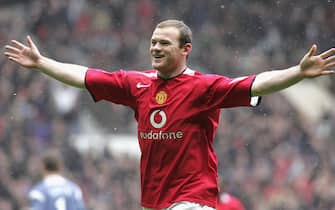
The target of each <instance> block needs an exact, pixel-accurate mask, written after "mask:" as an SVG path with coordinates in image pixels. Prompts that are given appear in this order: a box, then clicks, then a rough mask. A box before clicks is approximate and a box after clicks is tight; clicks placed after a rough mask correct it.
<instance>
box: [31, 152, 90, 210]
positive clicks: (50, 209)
mask: <svg viewBox="0 0 335 210" xmlns="http://www.w3.org/2000/svg"><path fill="white" fill-rule="evenodd" d="M28 198H29V202H30V209H31V210H84V209H85V207H84V201H83V196H82V191H81V189H80V187H79V186H78V185H77V184H76V183H74V182H72V181H70V180H69V179H67V178H65V177H64V176H62V175H61V173H60V160H59V158H58V157H57V156H55V155H54V154H52V153H49V154H47V155H45V156H44V158H43V180H41V181H40V182H39V183H37V184H36V185H35V186H33V188H32V189H31V190H30V191H29V194H28Z"/></svg>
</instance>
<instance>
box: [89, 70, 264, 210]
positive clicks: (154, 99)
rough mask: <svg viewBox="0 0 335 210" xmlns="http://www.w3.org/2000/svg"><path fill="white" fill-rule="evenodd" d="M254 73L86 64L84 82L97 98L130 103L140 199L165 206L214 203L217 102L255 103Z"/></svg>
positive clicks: (220, 104)
mask: <svg viewBox="0 0 335 210" xmlns="http://www.w3.org/2000/svg"><path fill="white" fill-rule="evenodd" d="M254 78H255V76H254V75H252V76H248V77H240V78H236V79H230V78H227V77H224V76H218V75H210V74H201V73H199V72H197V71H194V70H191V69H186V70H185V71H184V72H183V73H182V74H180V75H178V76H177V77H174V78H172V79H167V80H165V79H161V78H159V77H158V76H157V71H156V70H147V71H123V70H120V71H117V72H112V73H110V72H105V71H101V70H96V69H89V70H88V71H87V74H86V79H85V83H86V88H87V89H88V91H89V92H90V93H91V95H92V97H93V99H94V100H95V101H99V100H107V101H111V102H113V103H117V104H123V105H126V106H129V107H131V108H132V109H133V110H134V112H135V118H136V120H137V122H138V141H139V145H140V150H141V162H140V168H141V173H140V174H141V204H142V206H144V207H146V208H153V209H161V208H167V207H169V206H170V205H171V204H173V203H175V202H178V201H189V202H195V203H199V204H201V205H207V206H211V207H213V208H215V206H216V202H217V197H218V175H217V158H216V155H215V153H214V150H213V139H214V136H215V130H216V128H217V126H218V122H219V114H220V109H221V108H226V107H235V106H251V105H252V103H254V104H253V105H256V103H258V100H251V99H252V98H251V96H250V93H251V85H252V82H253V80H254Z"/></svg>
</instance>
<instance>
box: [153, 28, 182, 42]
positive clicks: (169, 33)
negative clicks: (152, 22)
mask: <svg viewBox="0 0 335 210" xmlns="http://www.w3.org/2000/svg"><path fill="white" fill-rule="evenodd" d="M179 36H180V33H179V30H178V29H177V28H175V27H164V28H156V29H155V30H154V32H153V33H152V37H151V39H152V40H161V39H165V40H170V41H178V40H179Z"/></svg>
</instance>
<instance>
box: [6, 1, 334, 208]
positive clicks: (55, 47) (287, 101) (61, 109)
mask: <svg viewBox="0 0 335 210" xmlns="http://www.w3.org/2000/svg"><path fill="white" fill-rule="evenodd" d="M171 18H176V19H181V20H183V21H184V22H185V23H186V24H188V25H189V26H190V27H191V29H192V30H193V36H194V41H193V51H192V54H191V56H190V59H189V67H190V68H192V69H197V70H199V71H201V72H205V73H216V74H223V75H226V76H229V77H237V76H243V75H248V74H257V73H260V72H262V71H264V70H270V69H281V68H286V67H289V66H291V65H296V64H297V63H298V62H299V60H300V59H301V57H302V56H303V55H304V54H305V53H306V52H307V51H308V49H309V48H310V47H311V45H312V44H313V43H315V44H317V45H318V47H319V51H321V50H322V51H323V50H327V49H329V48H331V47H334V46H335V3H334V0H328V1H327V0H317V1H316V0H314V1H312V0H308V1H307V0H296V1H291V0H276V1H266V0H257V1H256V0H255V1H247V0H235V1H229V0H209V1H191V0H183V1H177V0H156V1H154V0H128V1H124V0H57V1H55V0H0V44H1V46H4V45H6V44H8V43H9V42H10V40H11V39H17V40H20V41H25V40H24V39H25V36H26V35H28V34H29V35H31V36H32V38H33V40H34V41H35V42H36V43H37V45H38V46H39V48H40V51H41V53H42V54H44V55H46V56H50V57H52V58H54V59H56V60H59V61H63V62H71V63H77V64H81V65H86V66H89V67H96V68H102V69H105V70H108V71H115V70H117V69H120V68H122V69H139V70H141V69H149V68H151V66H150V56H149V43H150V42H149V41H150V37H151V34H152V31H153V29H154V27H155V25H156V24H157V23H158V22H159V21H161V20H164V19H171ZM2 51H3V48H2ZM334 78H335V77H334V76H327V77H322V78H318V79H316V80H311V81H308V80H307V81H304V82H302V83H301V84H299V85H297V86H295V87H291V88H289V89H287V90H285V91H282V92H280V93H276V94H273V95H271V96H266V97H263V100H262V103H261V105H260V106H259V107H257V108H233V109H226V110H223V111H222V116H221V124H220V126H219V128H218V133H217V136H216V139H215V143H214V144H215V145H214V146H215V150H216V152H217V156H218V158H219V175H220V180H224V182H225V190H227V191H229V192H231V193H232V194H234V195H236V196H238V197H239V198H241V200H242V202H243V203H244V204H245V206H246V208H247V209H248V210H282V209H283V210H284V209H285V210H300V209H304V210H320V209H324V210H334V209H335V199H334V198H335V187H334V186H335V176H334V174H335V111H334V107H335V103H334V97H335V80H334ZM0 145H1V146H0V209H1V210H19V209H23V208H24V207H25V206H26V205H27V201H26V194H27V191H28V190H29V188H30V187H31V186H32V185H33V184H34V183H36V181H38V180H39V178H40V172H39V165H38V164H37V163H38V160H39V158H40V156H39V155H40V153H41V152H42V151H44V150H46V149H47V148H56V149H58V150H59V151H60V152H61V153H62V155H63V157H64V158H65V160H66V162H65V164H66V174H67V176H69V177H70V178H72V179H73V180H74V181H76V182H77V183H79V184H80V186H81V187H82V188H83V190H84V196H85V201H86V203H87V205H88V209H89V210H93V209H96V210H111V209H118V210H123V209H124V210H138V209H140V204H139V202H140V188H139V185H140V181H139V159H138V157H139V151H138V145H137V140H136V122H135V120H134V118H133V112H132V111H131V110H130V109H128V108H125V107H122V106H118V105H114V104H110V103H106V102H99V103H97V104H95V103H94V102H93V100H92V99H91V97H90V95H89V94H88V93H87V91H83V90H77V89H75V88H72V87H67V86H65V85H62V84H61V83H59V82H57V81H53V80H51V79H49V78H47V77H46V76H45V75H42V74H39V73H36V72H35V71H30V70H26V69H23V68H20V67H18V66H17V65H15V64H13V63H10V62H8V61H6V59H5V57H4V56H0Z"/></svg>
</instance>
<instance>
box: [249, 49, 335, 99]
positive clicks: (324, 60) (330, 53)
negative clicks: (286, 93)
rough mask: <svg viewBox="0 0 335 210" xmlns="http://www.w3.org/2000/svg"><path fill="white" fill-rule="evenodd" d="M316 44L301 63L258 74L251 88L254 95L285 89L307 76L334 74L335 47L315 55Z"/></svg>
mask: <svg viewBox="0 0 335 210" xmlns="http://www.w3.org/2000/svg"><path fill="white" fill-rule="evenodd" d="M316 50H317V47H316V45H313V46H312V48H311V49H310V50H309V51H308V53H307V54H306V55H305V56H304V57H303V58H302V59H301V61H300V63H299V65H297V66H293V67H290V68H288V69H284V70H275V71H266V72H263V73H260V74H258V75H257V76H256V79H255V81H254V83H253V85H252V88H251V95H252V96H262V95H266V94H270V93H273V92H277V91H280V90H283V89H285V88H287V87H289V86H291V85H294V84H296V83H297V82H299V81H301V80H303V79H305V78H314V77H318V76H321V75H328V74H333V73H334V71H333V70H331V69H332V68H333V67H334V66H335V48H332V49H329V50H327V51H325V52H323V53H321V54H319V55H315V53H316Z"/></svg>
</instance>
